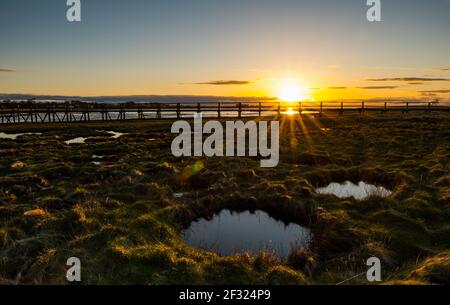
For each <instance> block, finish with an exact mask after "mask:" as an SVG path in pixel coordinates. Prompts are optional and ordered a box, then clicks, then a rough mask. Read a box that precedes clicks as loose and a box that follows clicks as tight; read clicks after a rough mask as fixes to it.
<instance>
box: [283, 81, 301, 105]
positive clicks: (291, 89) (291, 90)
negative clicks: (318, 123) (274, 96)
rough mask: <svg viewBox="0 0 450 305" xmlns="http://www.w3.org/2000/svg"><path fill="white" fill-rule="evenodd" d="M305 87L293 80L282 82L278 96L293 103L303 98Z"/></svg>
mask: <svg viewBox="0 0 450 305" xmlns="http://www.w3.org/2000/svg"><path fill="white" fill-rule="evenodd" d="M305 94H306V89H305V88H304V87H303V86H301V85H299V84H297V83H293V82H289V83H285V84H282V85H281V86H280V88H279V90H278V98H279V99H280V100H282V101H283V102H288V103H293V102H300V101H302V100H304V99H305V98H306V97H305Z"/></svg>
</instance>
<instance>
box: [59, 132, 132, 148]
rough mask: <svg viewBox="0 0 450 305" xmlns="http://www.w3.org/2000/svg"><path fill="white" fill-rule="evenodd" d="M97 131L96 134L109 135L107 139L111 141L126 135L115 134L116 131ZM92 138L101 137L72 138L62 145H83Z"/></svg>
mask: <svg viewBox="0 0 450 305" xmlns="http://www.w3.org/2000/svg"><path fill="white" fill-rule="evenodd" d="M97 131H98V132H106V133H109V134H110V136H109V138H111V139H118V138H120V137H121V136H124V135H126V134H125V133H122V132H116V131H104V130H97ZM93 138H101V136H99V137H78V138H74V139H70V140H68V141H65V142H64V143H66V144H68V145H70V144H84V143H85V142H86V140H87V139H93Z"/></svg>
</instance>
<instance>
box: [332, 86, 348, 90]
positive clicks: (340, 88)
mask: <svg viewBox="0 0 450 305" xmlns="http://www.w3.org/2000/svg"><path fill="white" fill-rule="evenodd" d="M327 89H331V90H343V89H347V87H328V88H327Z"/></svg>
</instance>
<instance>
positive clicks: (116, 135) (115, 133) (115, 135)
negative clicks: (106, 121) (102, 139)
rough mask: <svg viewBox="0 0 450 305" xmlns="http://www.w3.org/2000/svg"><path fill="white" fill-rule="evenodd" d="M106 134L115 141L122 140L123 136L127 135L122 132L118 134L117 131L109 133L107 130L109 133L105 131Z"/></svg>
mask: <svg viewBox="0 0 450 305" xmlns="http://www.w3.org/2000/svg"><path fill="white" fill-rule="evenodd" d="M105 132H106V133H109V134H110V135H111V138H113V139H118V138H120V137H121V136H124V135H125V134H124V133H122V132H116V131H109V130H107V131H105Z"/></svg>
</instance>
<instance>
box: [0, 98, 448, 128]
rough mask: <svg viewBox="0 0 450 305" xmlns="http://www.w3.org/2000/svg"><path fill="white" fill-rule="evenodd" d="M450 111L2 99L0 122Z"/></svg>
mask: <svg viewBox="0 0 450 305" xmlns="http://www.w3.org/2000/svg"><path fill="white" fill-rule="evenodd" d="M432 111H450V106H441V105H439V104H438V103H435V102H424V103H409V102H404V103H402V102H385V103H380V102H361V103H355V102H348V103H344V102H298V103H283V102H242V103H234V102H227V103H196V104H192V103H191V104H187V103H133V102H129V103H124V104H102V103H87V102H86V103H85V102H65V103H64V102H62V103H57V102H53V103H41V102H34V101H33V102H30V101H27V102H0V123H1V124H19V123H63V122H68V123H70V122H88V121H126V120H160V119H172V120H173V119H182V118H192V117H193V115H194V114H195V113H201V114H202V115H203V116H204V117H208V118H227V117H228V118H244V117H245V118H249V117H263V116H282V115H317V116H321V115H328V114H330V115H332V114H336V115H344V114H345V113H358V114H360V115H363V114H364V113H368V112H376V113H380V114H383V113H387V112H400V113H403V114H406V113H409V112H432Z"/></svg>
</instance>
